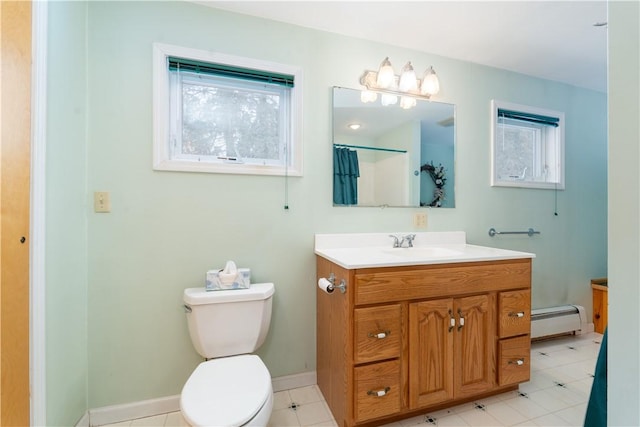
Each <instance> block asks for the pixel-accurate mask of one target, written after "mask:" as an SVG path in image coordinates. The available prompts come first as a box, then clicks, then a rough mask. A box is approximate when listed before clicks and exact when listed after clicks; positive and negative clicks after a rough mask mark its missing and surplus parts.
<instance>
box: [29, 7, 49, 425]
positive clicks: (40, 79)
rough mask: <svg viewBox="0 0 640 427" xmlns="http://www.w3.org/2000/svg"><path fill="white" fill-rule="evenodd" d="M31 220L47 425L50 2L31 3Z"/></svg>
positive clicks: (34, 388) (35, 385) (38, 393)
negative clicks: (47, 172) (47, 148)
mask: <svg viewBox="0 0 640 427" xmlns="http://www.w3.org/2000/svg"><path fill="white" fill-rule="evenodd" d="M31 5H32V9H31V33H32V38H31V40H32V42H31V43H32V50H31V51H32V59H33V62H32V67H31V82H32V83H31V84H32V86H31V191H30V193H31V195H30V198H31V208H30V209H31V212H30V214H31V222H30V236H31V242H30V249H31V253H30V255H29V256H30V261H29V278H30V279H29V280H30V284H29V294H30V297H29V298H30V301H29V305H30V330H29V340H30V343H29V344H30V345H29V365H30V369H29V370H30V373H31V375H30V380H29V381H30V383H31V384H30V386H31V402H30V407H31V425H35V426H38V425H47V400H46V390H47V388H46V340H45V332H46V329H45V315H46V310H45V307H46V287H45V235H46V234H45V223H46V217H45V207H46V205H45V195H46V192H45V190H46V185H45V183H46V179H45V178H46V167H45V158H46V136H47V29H48V1H47V0H45V1H33V2H32V3H31Z"/></svg>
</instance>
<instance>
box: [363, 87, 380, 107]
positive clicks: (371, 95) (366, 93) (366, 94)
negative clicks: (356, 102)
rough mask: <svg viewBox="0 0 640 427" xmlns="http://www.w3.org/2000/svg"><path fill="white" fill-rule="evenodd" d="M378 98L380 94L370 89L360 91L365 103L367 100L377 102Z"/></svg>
mask: <svg viewBox="0 0 640 427" xmlns="http://www.w3.org/2000/svg"><path fill="white" fill-rule="evenodd" d="M376 99H378V94H377V93H375V92H372V91H370V90H363V91H362V92H360V101H362V102H364V103H365V104H366V103H367V102H376Z"/></svg>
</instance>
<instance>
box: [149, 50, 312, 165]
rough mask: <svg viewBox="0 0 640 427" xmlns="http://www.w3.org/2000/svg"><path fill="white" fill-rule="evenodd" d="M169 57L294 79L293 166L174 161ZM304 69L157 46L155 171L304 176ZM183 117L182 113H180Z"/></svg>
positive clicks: (290, 157) (290, 146)
mask: <svg viewBox="0 0 640 427" xmlns="http://www.w3.org/2000/svg"><path fill="white" fill-rule="evenodd" d="M168 57H179V58H185V59H191V60H196V61H202V62H210V63H215V64H225V65H230V66H235V67H241V68H248V69H254V70H261V71H265V72H273V73H281V74H288V75H292V76H294V81H295V86H294V87H293V88H291V91H290V100H289V101H290V102H289V117H290V122H289V123H288V124H287V125H286V127H287V131H288V133H289V144H288V146H287V150H288V152H289V155H288V156H287V157H288V160H289V162H288V163H289V164H288V165H285V166H282V165H268V164H267V165H262V164H250V163H239V162H209V161H197V160H187V159H172V158H171V148H170V135H171V131H170V129H171V123H170V117H171V114H170V97H171V94H170V72H169V69H168V67H167V59H168ZM302 87H303V74H302V68H300V67H297V66H293V65H286V64H279V63H275V62H269V61H262V60H258V59H253V58H245V57H240V56H235V55H228V54H223V53H217V52H209V51H204V50H199V49H192V48H186V47H181V46H174V45H168V44H163V43H154V44H153V169H154V170H159V171H177V172H205V173H225V174H248V175H276V176H285V175H286V176H302V159H303V143H302V141H303V140H302ZM178 114H179V113H178Z"/></svg>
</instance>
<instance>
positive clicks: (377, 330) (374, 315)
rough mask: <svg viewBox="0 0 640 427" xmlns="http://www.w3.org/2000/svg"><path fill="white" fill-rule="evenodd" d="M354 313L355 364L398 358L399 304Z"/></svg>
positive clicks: (359, 310) (357, 310)
mask: <svg viewBox="0 0 640 427" xmlns="http://www.w3.org/2000/svg"><path fill="white" fill-rule="evenodd" d="M354 312H355V313H354V320H355V334H354V338H355V363H365V362H374V361H376V360H384V359H391V358H393V357H399V356H400V343H401V334H402V331H401V324H402V322H401V316H402V309H401V305H400V304H393V305H385V306H382V307H369V308H358V309H356V310H354Z"/></svg>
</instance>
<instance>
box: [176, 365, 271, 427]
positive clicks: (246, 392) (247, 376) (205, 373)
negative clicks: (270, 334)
mask: <svg viewBox="0 0 640 427" xmlns="http://www.w3.org/2000/svg"><path fill="white" fill-rule="evenodd" d="M272 394H273V389H272V387H271V375H270V374H269V370H268V369H267V367H266V366H265V365H264V363H263V362H262V360H261V359H260V358H259V357H258V356H256V355H251V354H248V355H240V356H232V357H224V358H220V359H212V360H208V361H206V362H202V363H201V364H199V365H198V366H197V367H196V369H195V370H194V371H193V373H192V374H191V376H190V377H189V379H188V380H187V383H186V384H185V385H184V387H183V389H182V394H181V396H180V409H181V410H182V415H183V417H184V418H185V420H186V421H187V422H188V423H189V424H190V425H193V426H242V425H244V424H247V423H248V422H249V421H251V419H252V418H253V417H254V416H255V415H256V414H257V413H258V412H259V411H260V409H261V408H262V407H263V405H264V404H265V403H266V402H267V401H268V399H269V397H270V396H271V395H272Z"/></svg>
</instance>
